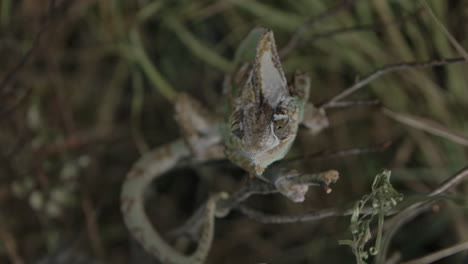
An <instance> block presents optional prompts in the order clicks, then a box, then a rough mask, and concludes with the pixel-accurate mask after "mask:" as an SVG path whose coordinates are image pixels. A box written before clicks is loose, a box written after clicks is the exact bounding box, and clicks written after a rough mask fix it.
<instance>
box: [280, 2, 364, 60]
mask: <svg viewBox="0 0 468 264" xmlns="http://www.w3.org/2000/svg"><path fill="white" fill-rule="evenodd" d="M356 1H357V0H343V1H342V2H341V3H339V4H337V5H336V6H334V7H332V8H330V9H328V10H326V11H325V12H323V13H321V14H319V15H317V16H315V17H313V18H311V19H310V20H308V21H307V22H306V23H304V24H303V25H302V26H301V27H299V29H298V30H297V31H296V32H295V33H294V35H292V37H291V38H290V39H289V41H288V43H287V44H286V45H285V46H284V47H283V48H282V49H281V50H280V52H279V56H280V57H281V58H283V57H285V56H286V55H287V54H288V53H289V52H291V50H293V49H294V48H295V47H296V46H297V44H298V43H299V40H300V38H301V37H302V35H304V33H306V32H308V31H309V30H311V28H312V27H313V26H314V25H315V24H316V23H317V22H320V21H322V20H324V19H326V18H328V17H331V16H333V15H335V14H336V13H338V12H339V11H341V10H344V9H346V8H348V7H350V6H351V5H353V4H354V3H355V2H356Z"/></svg>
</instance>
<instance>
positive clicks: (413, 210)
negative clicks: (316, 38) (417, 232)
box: [375, 166, 468, 264]
mask: <svg viewBox="0 0 468 264" xmlns="http://www.w3.org/2000/svg"><path fill="white" fill-rule="evenodd" d="M466 178H468V166H467V167H465V168H463V169H461V170H460V171H458V172H457V173H455V174H454V175H453V176H451V177H449V178H448V179H447V180H445V181H444V182H442V183H441V184H440V185H439V187H437V188H436V189H434V190H433V191H432V192H430V193H429V194H428V195H427V197H428V199H426V200H424V201H421V202H416V203H414V204H412V205H411V206H409V207H407V208H406V209H404V210H403V211H401V212H400V213H399V214H398V215H396V216H395V217H394V218H393V219H392V220H391V221H392V222H393V224H392V225H391V227H390V228H389V229H388V230H387V231H386V233H385V235H384V238H383V239H382V246H381V248H380V249H381V250H380V253H379V254H378V255H377V256H376V260H375V263H377V264H384V263H385V258H386V256H387V252H388V249H389V247H390V241H391V239H392V237H393V236H394V235H395V234H396V232H397V231H398V230H399V229H400V228H401V227H402V226H403V225H404V224H406V223H408V222H409V221H411V220H413V219H414V218H415V217H416V216H418V215H420V214H421V213H423V212H425V211H427V210H428V209H429V208H430V207H431V205H432V204H433V203H435V202H436V201H438V200H439V198H440V197H441V195H443V193H444V192H446V191H448V190H449V189H450V188H453V187H455V186H457V185H458V184H460V182H462V181H463V180H465V179H466Z"/></svg>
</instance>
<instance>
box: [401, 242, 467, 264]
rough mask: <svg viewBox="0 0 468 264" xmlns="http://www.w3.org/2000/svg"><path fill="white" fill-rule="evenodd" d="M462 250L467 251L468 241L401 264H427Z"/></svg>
mask: <svg viewBox="0 0 468 264" xmlns="http://www.w3.org/2000/svg"><path fill="white" fill-rule="evenodd" d="M464 250H468V241H465V242H463V243H459V244H456V245H453V246H451V247H448V248H445V249H442V250H439V251H436V252H432V253H431V254H428V255H426V256H424V257H421V258H417V259H413V260H410V261H407V262H403V263H402V264H429V263H433V262H436V261H437V260H439V259H443V258H446V257H448V256H451V255H453V254H456V253H459V252H461V251H464Z"/></svg>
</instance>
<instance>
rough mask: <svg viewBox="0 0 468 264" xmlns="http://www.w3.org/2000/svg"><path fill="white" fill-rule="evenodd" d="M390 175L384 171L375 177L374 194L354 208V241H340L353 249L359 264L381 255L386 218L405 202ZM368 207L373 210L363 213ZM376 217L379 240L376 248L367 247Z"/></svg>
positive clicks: (352, 221)
mask: <svg viewBox="0 0 468 264" xmlns="http://www.w3.org/2000/svg"><path fill="white" fill-rule="evenodd" d="M390 175H391V171H389V170H384V171H383V172H382V173H380V174H378V175H377V176H376V177H375V179H374V183H373V184H372V193H370V194H368V195H365V196H363V197H362V199H361V200H360V201H358V202H356V204H355V206H354V211H353V214H352V216H351V224H350V230H351V233H352V236H353V239H352V240H341V241H339V244H340V245H348V246H350V247H351V249H352V250H353V254H354V255H355V256H356V261H357V263H358V264H365V263H366V262H365V260H367V259H368V258H369V254H370V255H377V254H378V253H379V249H380V241H381V239H382V233H383V223H384V217H385V215H386V214H387V213H389V212H390V211H391V210H392V209H393V208H394V207H395V206H396V205H397V204H398V203H399V202H401V201H402V200H403V195H402V194H401V193H399V192H398V191H397V190H395V189H394V188H393V186H392V185H391V184H390ZM366 206H371V210H370V212H367V213H363V212H362V211H363V209H364V207H366ZM374 216H377V218H378V223H377V224H378V226H377V238H376V240H375V245H374V246H371V247H366V244H367V242H369V240H370V239H371V238H372V234H371V229H370V224H371V222H372V220H373V219H374Z"/></svg>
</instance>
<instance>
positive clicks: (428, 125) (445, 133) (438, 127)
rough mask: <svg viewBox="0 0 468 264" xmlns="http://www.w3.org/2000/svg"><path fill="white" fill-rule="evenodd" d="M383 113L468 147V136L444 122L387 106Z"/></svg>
mask: <svg viewBox="0 0 468 264" xmlns="http://www.w3.org/2000/svg"><path fill="white" fill-rule="evenodd" d="M383 113H384V114H385V115H387V116H388V117H390V118H392V119H394V120H396V121H398V122H401V123H403V124H405V125H408V126H410V127H413V128H417V129H421V130H423V131H426V132H427V133H430V134H433V135H436V136H441V137H443V138H446V139H448V140H450V141H453V142H455V143H457V144H460V145H463V146H465V147H468V137H467V136H465V135H463V134H462V133H460V132H457V131H453V130H451V129H448V128H446V127H444V126H443V125H442V124H439V123H437V122H435V121H432V120H429V119H425V118H421V117H417V116H412V115H408V114H401V113H395V112H393V111H391V110H390V109H387V108H384V109H383Z"/></svg>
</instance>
